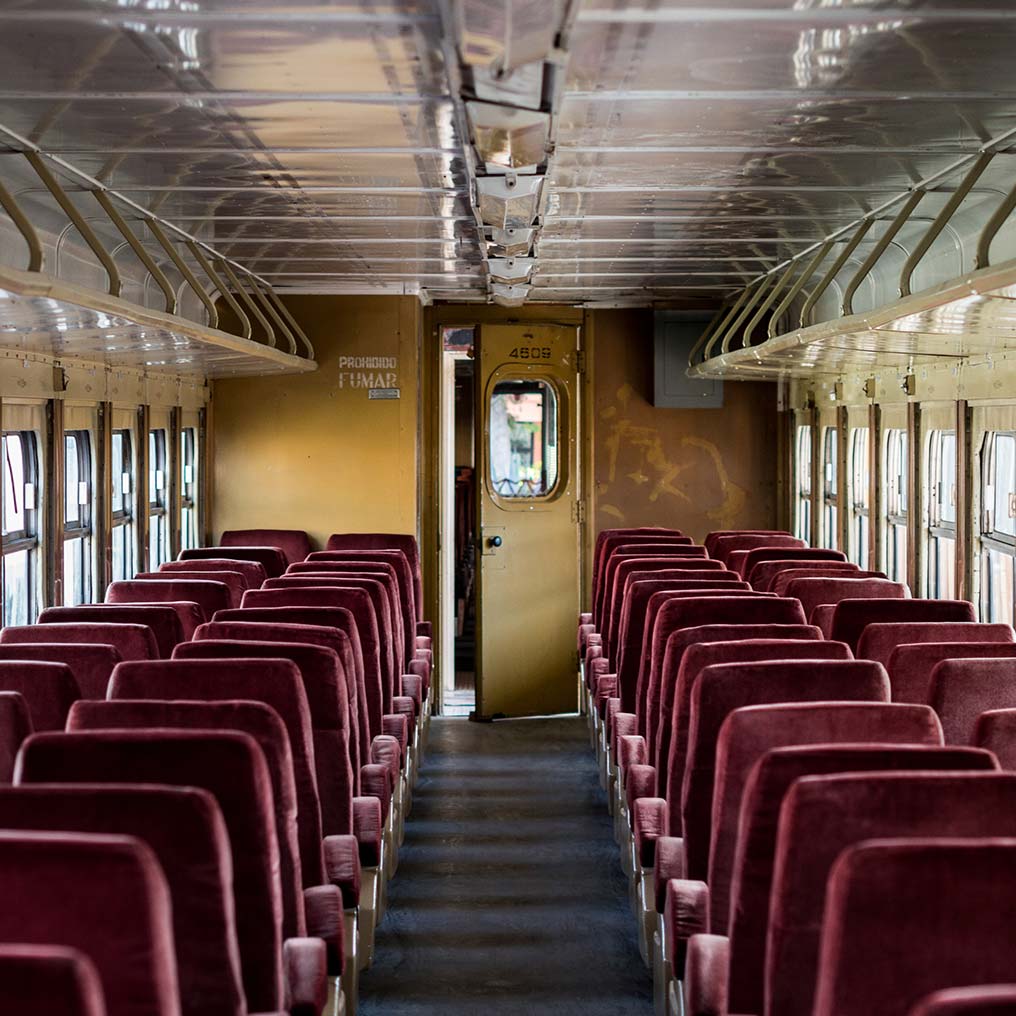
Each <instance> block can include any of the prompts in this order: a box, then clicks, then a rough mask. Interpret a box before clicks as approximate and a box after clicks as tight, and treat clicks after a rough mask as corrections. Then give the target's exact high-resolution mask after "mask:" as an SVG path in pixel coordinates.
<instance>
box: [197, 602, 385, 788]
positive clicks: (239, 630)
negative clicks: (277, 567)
mask: <svg viewBox="0 0 1016 1016" xmlns="http://www.w3.org/2000/svg"><path fill="white" fill-rule="evenodd" d="M282 609H283V611H285V612H288V611H290V610H294V609H295V610H298V609H299V608H289V607H285V608H282ZM237 613H238V614H241V615H242V616H244V617H246V615H248V614H249V613H250V611H238V612H237ZM322 620H328V621H333V620H334V617H333V615H332V613H331V612H329V616H328V617H327V618H322ZM348 623H349V624H350V625H352V619H351V618H350V619H349V620H348ZM354 635H355V630H354ZM205 639H235V640H238V641H245V642H292V643H299V644H307V645H312V646H322V647H324V648H326V649H331V650H332V651H333V652H334V653H335V655H336V656H338V658H339V663H340V665H341V667H340V672H341V676H342V680H343V681H344V682H345V685H346V707H347V710H348V716H349V760H350V765H352V767H353V786H354V792H357V791H358V788H359V785H360V782H359V781H360V767H361V766H363V765H366V764H367V763H368V762H369V761H370V757H369V748H370V741H369V740H368V741H364V742H363V743H362V744H361V731H363V730H364V729H365V728H366V723H367V721H366V716H364V717H363V718H362V719H361V712H362V710H361V708H360V696H361V692H360V684H359V678H358V676H357V673H358V672H357V661H356V659H355V657H354V654H353V643H352V642H351V640H350V636H349V634H348V633H347V632H346V631H344V630H341V629H339V628H337V627H335V625H334V624H304V623H289V622H285V621H282V622H279V621H276V620H267V621H266V620H253V621H248V620H225V621H210V622H209V623H208V624H203V625H202V626H201V627H200V628H199V629H198V630H197V631H196V632H195V633H194V641H195V642H200V641H202V640H205ZM310 702H311V705H312V706H313V704H314V699H313V698H311V699H310ZM339 708H341V706H339ZM318 720H319V721H320V722H321V723H322V724H323V723H324V722H325V717H324V716H320V717H318ZM311 721H312V722H314V723H315V725H317V721H315V719H314V714H312V716H311Z"/></svg>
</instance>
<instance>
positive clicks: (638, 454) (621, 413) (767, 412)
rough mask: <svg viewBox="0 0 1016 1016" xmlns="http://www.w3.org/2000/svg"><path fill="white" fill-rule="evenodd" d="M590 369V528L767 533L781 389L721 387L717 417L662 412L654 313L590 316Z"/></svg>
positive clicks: (712, 412) (704, 412)
mask: <svg viewBox="0 0 1016 1016" xmlns="http://www.w3.org/2000/svg"><path fill="white" fill-rule="evenodd" d="M588 320H589V323H590V326H591V332H592V360H593V368H594V374H593V406H592V414H593V419H592V431H593V522H594V528H595V529H596V530H600V529H604V528H608V527H611V526H642V525H669V526H676V527H677V528H679V529H683V530H684V531H685V532H686V533H688V534H689V535H691V536H693V537H695V538H696V539H702V538H703V537H704V536H705V534H706V533H708V532H709V531H710V530H713V529H730V528H746V529H747V528H770V527H772V526H773V525H774V524H775V518H776V478H777V477H776V471H777V462H776V447H777V431H776V389H775V386H773V385H771V384H763V383H757V382H737V383H732V382H731V383H728V384H725V385H724V390H723V397H724V404H723V407H722V408H720V409H656V408H654V407H653V405H652V391H653V314H652V311H648V310H597V311H593V312H591V313H590V314H589V315H588Z"/></svg>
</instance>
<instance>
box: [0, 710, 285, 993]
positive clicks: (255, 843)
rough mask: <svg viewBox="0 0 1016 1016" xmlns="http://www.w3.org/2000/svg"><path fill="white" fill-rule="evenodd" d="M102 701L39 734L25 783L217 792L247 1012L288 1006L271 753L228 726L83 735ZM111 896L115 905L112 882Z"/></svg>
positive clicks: (24, 768)
mask: <svg viewBox="0 0 1016 1016" xmlns="http://www.w3.org/2000/svg"><path fill="white" fill-rule="evenodd" d="M101 704H102V703H96V702H79V703H77V704H76V706H75V708H74V709H73V710H72V711H71V721H72V722H71V724H70V732H69V733H66V734H56V733H45V734H33V735H32V737H30V738H29V739H28V740H27V741H26V742H25V744H24V745H23V746H22V749H21V755H20V758H19V760H18V781H19V782H22V783H124V782H130V783H145V784H148V783H156V784H166V785H169V786H185V787H199V788H202V789H204V790H207V791H208V792H209V793H210V794H212V796H213V797H214V798H215V799H216V801H217V802H218V805H219V808H220V809H221V811H222V817H223V819H224V820H225V823H226V829H227V831H228V833H229V840H230V845H231V848H230V853H231V857H232V864H233V897H234V902H235V907H236V930H237V940H238V943H239V946H240V961H241V970H242V972H243V985H244V993H245V994H246V997H247V1006H248V1009H249V1010H250V1011H251V1012H273V1011H277V1010H278V1009H280V1008H281V1006H282V1004H283V994H282V886H281V880H280V878H279V843H278V838H277V836H276V831H275V814H274V808H273V801H272V782H271V775H270V773H269V772H268V765H267V763H266V761H265V756H264V753H263V752H262V751H261V748H260V747H259V746H258V744H257V742H256V741H255V740H254V738H252V737H251V736H250V735H249V734H243V733H238V732H234V731H229V730H217V731H206V730H165V729H163V730H150V729H149V730H107V729H103V730H87V731H80V730H75V729H74V723H73V721H74V719H75V716H76V715H77V714H78V713H81V714H82V717H84V710H85V709H86V708H90V707H94V706H98V705H101ZM249 705H250V708H254V709H258V708H260V709H264V708H265V707H264V706H260V705H259V704H258V703H250V704H249ZM109 884H113V883H109ZM103 893H104V895H105V897H106V900H107V904H108V902H109V895H110V894H109V888H108V885H104V886H103ZM116 898H117V899H120V898H121V897H120V895H119V894H117V897H116ZM127 899H128V901H129V902H130V903H133V901H131V900H130V899H129V897H127ZM65 902H66V901H65ZM0 909H2V908H0Z"/></svg>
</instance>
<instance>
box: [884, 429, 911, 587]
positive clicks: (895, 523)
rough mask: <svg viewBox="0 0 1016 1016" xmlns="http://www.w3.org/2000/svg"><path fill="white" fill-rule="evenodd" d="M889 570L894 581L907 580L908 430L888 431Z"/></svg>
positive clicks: (886, 533)
mask: <svg viewBox="0 0 1016 1016" xmlns="http://www.w3.org/2000/svg"><path fill="white" fill-rule="evenodd" d="M883 461H884V462H885V481H884V482H885V488H884V490H883V495H882V496H883V500H884V503H885V506H886V527H885V539H886V554H885V561H886V573H887V574H888V576H889V578H891V579H893V580H894V581H895V582H906V581H907V517H908V515H907V512H908V505H907V432H906V431H905V430H887V431H886V434H885V449H884V459H883Z"/></svg>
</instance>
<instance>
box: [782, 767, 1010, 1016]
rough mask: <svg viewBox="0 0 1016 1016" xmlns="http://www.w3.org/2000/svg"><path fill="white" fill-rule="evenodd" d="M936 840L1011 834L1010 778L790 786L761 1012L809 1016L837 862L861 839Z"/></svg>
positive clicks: (866, 777)
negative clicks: (830, 880) (827, 893)
mask: <svg viewBox="0 0 1016 1016" xmlns="http://www.w3.org/2000/svg"><path fill="white" fill-rule="evenodd" d="M935 836H949V837H950V838H956V839H962V838H967V837H971V838H980V837H991V836H1016V774H1010V773H935V774H929V773H921V774H914V773H863V774H853V773H846V774H838V775H833V776H809V777H806V778H805V779H802V780H798V781H797V782H795V783H794V785H793V786H792V787H791V788H790V790H789V791H788V792H787V795H786V797H785V798H784V800H783V807H782V810H781V814H780V822H779V831H778V833H777V837H776V860H775V864H774V870H773V889H772V898H771V900H770V906H769V936H768V944H767V946H766V1008H765V1011H766V1012H767V1013H772V1014H775V1013H780V1014H781V1016H783V1014H786V1016H811V1011H812V1006H813V1003H814V1001H815V983H816V980H817V974H818V969H817V968H818V953H819V932H820V929H821V926H822V911H823V909H824V906H825V887H826V881H827V879H828V878H829V875H830V871H831V869H832V867H833V864H834V863H835V861H836V858H837V857H839V856H840V854H841V853H843V851H845V850H848V849H849V848H850V847H852V846H854V845H855V844H857V843H861V842H862V841H864V840H880V839H893V838H896V837H935ZM878 930H879V929H877V928H872V931H878ZM938 930H939V933H940V934H941V933H942V932H943V930H944V929H943V928H942V927H941V926H940V927H939V929H938ZM952 932H953V929H949V930H948V932H946V934H947V935H951V934H952ZM1014 971H1016V965H1014Z"/></svg>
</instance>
